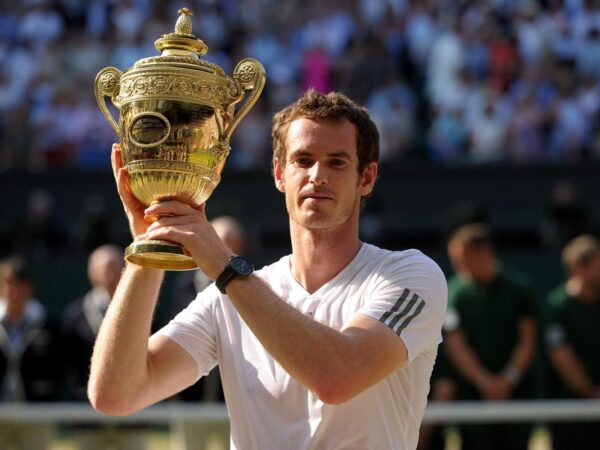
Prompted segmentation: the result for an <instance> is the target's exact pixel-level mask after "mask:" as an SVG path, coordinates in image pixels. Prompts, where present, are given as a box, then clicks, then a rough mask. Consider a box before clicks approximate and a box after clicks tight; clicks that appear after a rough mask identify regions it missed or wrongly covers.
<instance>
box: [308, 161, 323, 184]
mask: <svg viewBox="0 0 600 450" xmlns="http://www.w3.org/2000/svg"><path fill="white" fill-rule="evenodd" d="M309 180H310V182H311V183H314V184H327V168H326V165H325V163H323V162H319V161H317V162H315V163H314V164H313V165H312V167H311V168H310V171H309Z"/></svg>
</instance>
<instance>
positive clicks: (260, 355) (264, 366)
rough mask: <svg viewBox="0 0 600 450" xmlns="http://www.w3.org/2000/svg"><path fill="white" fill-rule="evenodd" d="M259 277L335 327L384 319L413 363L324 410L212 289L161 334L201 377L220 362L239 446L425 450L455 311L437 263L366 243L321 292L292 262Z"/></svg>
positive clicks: (233, 442) (269, 268)
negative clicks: (430, 401) (432, 389)
mask: <svg viewBox="0 0 600 450" xmlns="http://www.w3.org/2000/svg"><path fill="white" fill-rule="evenodd" d="M256 273H257V275H258V276H259V277H261V278H262V279H263V280H264V281H265V282H266V283H268V284H269V286H270V287H271V288H272V289H273V291H274V292H275V293H276V294H277V295H279V296H280V297H281V298H282V299H283V300H285V301H286V302H288V303H289V304H290V305H292V306H294V307H295V308H296V309H298V310H299V311H301V312H303V313H305V314H308V315H310V316H311V317H313V318H314V320H316V321H318V322H321V323H323V324H325V325H328V326H330V327H332V328H334V329H336V330H341V329H342V328H343V327H344V325H345V324H347V323H348V322H349V321H350V320H351V319H352V318H353V317H354V316H355V315H356V314H366V315H368V316H371V317H373V318H375V319H376V320H379V321H381V322H382V323H384V324H386V325H387V326H388V327H390V328H391V329H392V330H393V331H394V332H396V334H397V335H398V336H399V337H400V338H401V339H402V341H403V342H404V344H405V345H406V347H407V349H408V359H409V361H408V363H407V364H406V365H405V366H404V367H402V368H399V369H398V370H396V371H395V372H393V373H392V374H390V375H389V376H388V377H386V378H385V379H383V380H381V381H380V382H378V383H377V384H375V385H373V386H371V387H370V388H368V389H366V390H365V391H363V392H361V393H360V394H358V395H356V396H355V397H353V398H352V399H350V400H348V401H347V402H345V403H342V404H340V405H328V404H324V403H323V402H321V401H320V400H319V399H318V398H317V397H316V396H315V395H314V394H313V393H312V392H310V391H309V390H308V389H307V388H306V387H304V386H303V385H302V384H300V383H299V382H297V381H296V380H295V379H293V378H292V377H291V376H290V375H289V374H288V373H287V372H286V371H285V370H284V369H283V368H282V367H281V366H280V365H279V363H278V362H277V361H275V360H274V359H273V358H272V357H271V355H270V354H269V353H267V351H266V350H265V349H264V347H263V346H262V344H261V343H260V342H259V341H258V339H257V338H256V337H255V336H254V334H253V333H252V331H251V330H250V329H249V328H248V327H247V326H246V324H245V322H244V321H243V320H242V319H241V318H240V316H239V315H238V313H237V311H236V309H235V308H234V306H233V304H232V303H231V301H230V299H229V297H227V296H226V295H222V294H221V293H220V292H219V291H218V289H217V288H216V287H215V286H214V284H213V285H211V286H209V287H208V288H207V289H205V290H204V291H203V292H201V293H200V294H198V297H197V298H196V299H195V300H194V301H193V302H192V303H191V304H190V306H189V307H188V308H187V309H185V310H184V311H182V312H181V313H180V314H178V315H177V317H175V319H173V320H172V321H171V322H170V323H169V324H168V325H167V326H165V327H164V328H163V329H162V330H160V331H159V333H162V334H164V335H166V336H168V337H169V338H171V339H173V340H174V341H175V342H177V343H178V344H179V345H181V346H182V347H183V348H184V349H185V350H187V351H188V352H189V354H190V355H191V356H192V357H193V358H194V360H195V361H196V363H197V364H198V378H199V377H200V376H203V375H206V374H207V373H208V372H209V371H210V370H211V369H212V368H213V367H214V366H215V365H216V364H218V365H219V370H220V374H221V378H222V382H223V389H224V392H225V400H226V402H227V407H228V411H229V415H230V419H231V448H232V449H240V450H247V449H256V450H270V449H282V450H283V449H286V450H288V449H293V450H304V449H315V450H316V449H318V450H333V449H357V450H358V449H360V450H364V449H369V450H372V449H398V450H409V449H414V448H416V445H417V439H418V432H419V426H420V423H421V419H422V417H423V412H424V409H425V404H426V399H427V393H428V392H429V378H430V376H431V371H432V369H433V364H434V362H435V357H436V354H437V346H438V344H439V343H440V342H441V340H442V336H441V327H442V323H443V320H444V315H445V312H446V302H447V288H446V280H445V277H444V274H443V273H442V271H441V270H440V269H439V267H438V266H437V264H436V263H435V262H433V261H432V260H431V259H429V258H428V257H426V256H425V255H423V254H422V253H421V252H419V251H417V250H407V251H402V252H392V251H388V250H383V249H380V248H377V247H375V246H373V245H370V244H362V246H361V248H360V250H359V252H358V254H357V255H356V256H355V257H354V259H353V260H352V262H351V263H350V264H349V265H348V266H347V267H345V268H344V269H343V270H342V271H341V272H340V273H338V274H337V275H336V276H335V277H334V278H333V279H332V280H330V281H329V282H327V283H325V284H324V285H323V286H322V287H321V288H320V289H319V290H318V291H316V292H314V293H313V294H309V293H308V292H306V291H305V290H304V288H303V287H302V286H301V285H300V284H299V283H298V282H296V281H295V280H294V278H293V277H292V275H291V272H290V257H289V256H285V257H283V258H281V259H280V260H279V261H277V262H276V263H274V264H272V265H270V266H267V267H264V268H263V269H261V270H259V271H257V272H256Z"/></svg>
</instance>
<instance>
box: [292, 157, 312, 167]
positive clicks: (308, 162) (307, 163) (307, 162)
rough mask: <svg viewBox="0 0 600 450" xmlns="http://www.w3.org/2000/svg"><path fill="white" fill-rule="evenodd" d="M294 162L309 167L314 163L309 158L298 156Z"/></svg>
mask: <svg viewBox="0 0 600 450" xmlns="http://www.w3.org/2000/svg"><path fill="white" fill-rule="evenodd" d="M294 164H296V165H297V166H300V167H308V166H310V165H311V164H312V162H311V160H310V159H309V158H298V159H296V160H295V161H294Z"/></svg>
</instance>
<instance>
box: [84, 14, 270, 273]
mask: <svg viewBox="0 0 600 450" xmlns="http://www.w3.org/2000/svg"><path fill="white" fill-rule="evenodd" d="M179 14H180V16H179V18H178V19H177V23H176V25H175V32H174V33H170V34H166V35H163V36H162V37H161V38H159V39H158V40H157V41H156V42H155V47H156V49H157V50H158V51H160V52H161V54H160V55H159V56H153V57H148V58H144V59H141V60H139V61H137V62H136V63H135V65H134V66H133V67H132V68H130V69H127V70H125V71H123V72H121V71H120V70H119V69H116V68H114V67H106V68H104V69H102V70H101V71H100V72H99V73H98V75H97V76H96V80H95V84H94V90H95V95H96V100H97V102H98V106H99V107H100V110H101V111H102V113H103V114H104V116H105V117H106V118H107V120H108V121H109V123H110V124H111V126H112V127H113V129H114V130H115V132H116V133H117V135H118V137H119V140H120V143H121V148H122V150H123V163H124V166H125V169H126V170H127V172H128V174H129V178H130V184H131V191H132V193H133V195H135V197H136V198H137V199H138V200H139V201H140V202H142V203H143V204H144V205H150V204H152V203H154V202H160V201H165V200H173V199H176V200H179V201H182V202H185V203H187V204H189V205H191V206H194V207H196V206H199V205H201V204H202V203H204V202H205V201H206V200H207V199H208V198H209V197H210V196H211V194H212V192H213V190H214V189H215V187H216V186H217V185H218V184H219V182H220V180H221V172H222V170H223V167H224V165H225V160H226V159H227V155H228V154H229V151H230V145H229V142H230V139H231V135H232V133H233V130H234V129H235V128H236V126H237V125H238V124H239V122H240V121H241V120H242V119H243V118H244V116H245V115H246V114H247V113H248V111H249V110H250V108H252V106H253V105H254V104H255V103H256V101H257V100H258V97H259V96H260V94H261V92H262V90H263V87H264V85H265V81H266V78H265V70H264V68H263V66H262V65H261V64H260V63H259V62H258V61H256V60H255V59H252V58H248V59H243V60H242V61H240V62H239V63H238V64H237V66H236V67H235V69H234V72H233V76H232V77H229V76H227V75H226V74H225V72H224V71H223V69H222V68H221V67H219V66H218V65H216V64H212V63H210V62H208V61H204V60H202V59H201V57H202V56H203V55H205V54H206V52H207V50H208V48H207V46H206V45H205V44H204V42H203V41H202V40H200V39H198V38H197V37H196V36H194V35H193V34H192V21H191V16H192V13H191V11H190V10H188V9H187V8H182V9H180V10H179ZM106 97H109V98H110V99H111V102H112V104H113V105H114V106H115V107H116V108H117V109H118V110H119V120H118V122H117V121H116V120H115V118H114V117H113V116H112V114H111V112H110V111H109V109H108V107H107V104H106ZM242 100H244V101H243V103H242V104H241V105H240V106H238V107H237V108H236V104H238V103H239V102H240V101H242ZM125 259H126V260H127V261H129V262H131V263H134V264H138V265H141V266H145V267H152V268H159V269H166V270H188V269H194V268H196V267H197V265H196V263H195V262H194V260H193V259H192V258H191V256H190V254H189V252H188V251H187V250H186V249H185V248H184V247H183V246H181V245H179V244H176V243H173V242H168V241H156V240H136V241H135V242H134V243H132V244H131V245H130V246H129V247H127V249H126V251H125Z"/></svg>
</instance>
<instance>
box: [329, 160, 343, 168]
mask: <svg viewBox="0 0 600 450" xmlns="http://www.w3.org/2000/svg"><path fill="white" fill-rule="evenodd" d="M330 164H331V165H332V166H335V167H344V166H345V165H346V161H344V160H343V159H332V160H331V161H330Z"/></svg>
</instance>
